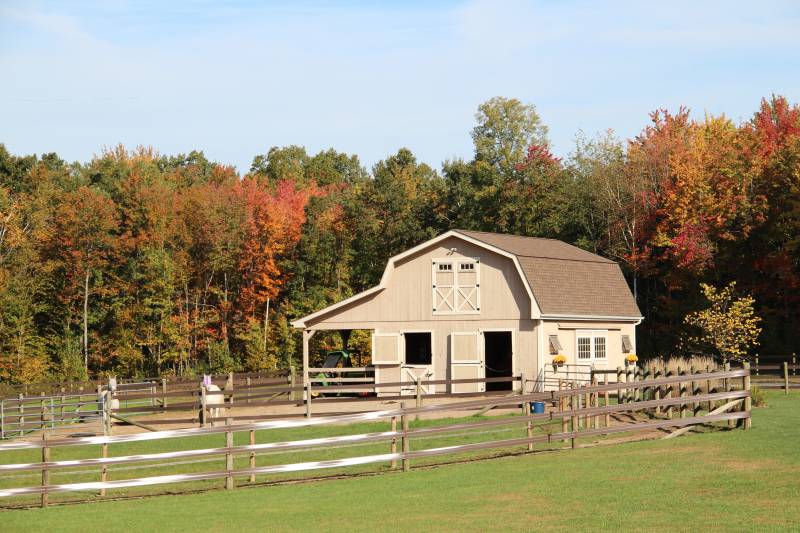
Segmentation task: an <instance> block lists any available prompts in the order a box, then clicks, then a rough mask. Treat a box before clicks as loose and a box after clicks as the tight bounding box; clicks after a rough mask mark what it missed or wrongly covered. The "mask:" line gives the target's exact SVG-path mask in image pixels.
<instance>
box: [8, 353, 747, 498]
mask: <svg viewBox="0 0 800 533" xmlns="http://www.w3.org/2000/svg"><path fill="white" fill-rule="evenodd" d="M739 378H740V379H741V380H742V385H741V388H736V389H735V390H733V387H731V386H730V384H731V380H734V379H739ZM706 379H708V380H720V381H721V382H723V383H726V384H727V385H726V386H725V389H726V390H722V391H719V392H711V391H708V392H706V393H705V394H698V393H696V392H697V391H698V390H699V389H696V388H695V387H692V388H691V389H690V390H689V391H687V394H685V395H681V396H670V397H666V398H658V399H652V400H647V399H644V394H640V395H636V394H635V393H633V394H632V397H633V398H634V401H631V402H623V403H616V404H610V403H608V401H606V402H605V405H600V401H599V399H600V398H601V397H602V394H603V393H605V392H609V391H612V390H617V389H618V388H619V387H620V386H623V387H627V388H632V389H636V390H639V391H642V390H644V389H648V390H651V391H654V390H657V388H658V387H661V386H665V385H672V384H678V385H679V386H682V385H683V384H684V383H689V382H691V381H695V382H696V381H698V380H706ZM749 385H750V373H749V369H748V368H746V367H745V368H744V369H739V370H730V371H723V372H705V373H704V372H697V373H694V374H692V375H678V376H669V377H664V378H656V379H647V380H643V381H638V382H631V383H622V384H620V383H613V384H593V385H590V386H584V387H576V388H572V389H562V390H554V391H549V392H535V393H530V394H528V393H524V391H523V393H522V394H519V395H516V396H504V397H496V398H482V399H479V400H467V401H463V402H458V403H456V404H450V405H429V406H416V407H411V408H408V407H406V406H405V405H402V406H401V408H400V409H388V410H380V411H371V412H366V413H351V414H345V415H340V416H323V417H318V418H306V419H301V420H290V419H284V420H274V421H268V422H255V423H253V422H251V423H247V424H240V425H232V423H231V419H230V418H228V419H227V423H226V425H225V426H222V427H209V428H201V429H183V430H169V431H159V432H153V433H141V434H131V435H118V436H111V435H108V436H102V437H82V438H73V439H64V438H60V439H58V438H55V439H53V438H48V437H47V436H45V437H43V438H42V439H41V440H33V441H17V442H9V443H1V444H0V453H2V452H4V451H8V450H23V449H41V450H42V455H41V456H42V460H41V462H38V463H15V464H0V473H4V472H19V471H41V472H42V478H41V479H42V482H41V485H39V486H28V487H14V488H3V489H0V498H3V497H13V496H22V495H31V494H38V495H41V505H42V506H46V505H48V503H49V499H48V495H49V494H52V493H57V492H73V491H90V490H91V491H97V490H99V491H103V492H105V491H108V490H113V489H119V488H124V487H144V486H151V485H162V484H170V483H181V482H190V481H198V480H206V479H225V486H226V488H227V489H229V490H231V489H233V488H234V487H235V478H236V477H243V476H248V479H249V480H250V481H254V480H255V476H256V475H266V474H277V473H287V472H302V471H308V470H317V469H327V468H338V467H350V466H357V465H367V464H376V463H389V464H391V465H392V466H393V467H396V466H397V464H398V462H399V461H401V462H402V464H403V469H404V470H409V469H410V468H411V463H412V461H413V460H414V459H419V458H423V457H434V456H438V455H449V454H454V453H464V452H472V451H480V450H489V449H499V448H508V447H518V446H526V447H527V449H528V450H529V451H530V450H532V449H533V444H534V443H556V442H566V441H569V442H571V443H572V447H575V443H576V441H577V439H579V438H587V437H597V436H603V435H612V434H617V433H630V432H639V431H654V430H669V429H671V430H673V433H672V434H679V432H681V431H685V429H682V428H690V427H692V426H697V425H710V424H713V423H716V422H726V423H729V424H730V423H733V422H735V421H737V420H743V427H744V428H745V429H747V428H748V427H749V418H750V390H749ZM534 401H543V402H546V403H549V404H550V405H551V406H554V407H556V409H551V410H550V412H545V413H535V414H534V413H531V409H530V405H531V402H534ZM716 402H724V403H723V405H722V406H721V407H717V408H716V409H713V410H709V413H708V414H706V415H701V414H700V412H699V411H696V412H694V413H693V416H686V417H684V418H680V419H664V418H663V417H659V416H658V413H659V412H663V411H664V407H670V406H681V407H682V406H685V405H694V404H696V405H701V404H707V405H708V406H709V408H711V407H712V406H713V405H715V403H716ZM504 405H505V406H513V405H521V406H522V412H523V415H522V416H516V417H505V418H496V419H489V420H476V421H471V422H467V423H457V424H450V425H445V426H432V427H422V428H414V429H411V428H409V424H408V421H409V418H410V416H412V415H418V414H421V413H435V412H442V411H451V410H465V409H469V408H485V407H487V406H504ZM567 406H568V408H567ZM737 406H741V407H740V408H738V409H736V410H733V409H735V408H736V407H737ZM612 413H613V414H619V413H629V414H638V415H640V417H639V418H635V417H634V420H633V422H632V423H617V424H609V422H608V420H609V419H608V418H606V423H605V424H600V423H599V420H600V419H601V418H600V415H609V414H612ZM644 414H646V415H647V418H644V419H642V418H641V415H644ZM398 418H400V419H401V421H402V424H401V428H400V429H398V428H397V425H396V424H395V423H394V422H393V423H392V429H391V430H389V431H379V432H372V433H362V434H357V435H339V436H332V437H320V438H313V439H301V440H294V441H287V442H267V443H260V444H256V443H255V438H254V432H255V431H262V430H275V429H286V428H302V427H312V426H323V425H325V426H336V427H341V425H342V424H343V423H347V422H365V421H377V420H383V419H391V420H393V421H396V420H397V419H398ZM556 421H562V422H564V424H563V425H562V426H561V431H557V432H554V431H552V430H548V431H545V432H544V433H539V434H534V433H533V431H532V428H533V426H532V424H533V423H534V422H544V423H548V424H549V423H552V422H556ZM567 424H568V425H567ZM517 425H521V426H522V427H526V428H527V430H526V436H525V437H520V438H511V439H500V440H490V441H481V442H470V443H462V444H456V445H452V446H444V447H433V448H427V449H419V450H413V451H412V450H411V449H410V443H411V442H412V441H415V440H418V439H420V437H423V436H430V435H448V434H453V433H454V432H457V433H456V435H455V436H458V435H464V434H467V435H469V434H470V433H469V432H470V431H473V430H474V431H475V432H477V434H481V433H480V432H481V431H484V430H485V429H486V428H490V427H494V428H497V427H502V426H512V427H513V426H517ZM345 427H346V426H345ZM546 427H551V425H548V426H546ZM544 428H545V426H541V429H544ZM241 431H249V432H250V444H249V445H238V446H234V445H233V442H234V441H233V434H234V433H235V432H241ZM220 433H224V434H225V436H226V439H225V442H226V444H225V446H224V447H215V448H205V449H188V450H180V451H173V452H160V453H149V454H138V455H128V456H117V457H109V456H108V446H109V445H113V444H117V443H124V442H142V441H154V440H161V439H170V438H185V437H195V436H200V435H208V434H220ZM398 439H399V440H401V441H402V451H397V444H396V443H397V441H398ZM371 442H388V443H389V444H390V448H389V449H390V451H389V453H382V454H371V455H364V456H356V457H349V458H345V459H334V460H326V461H307V462H302V463H288V464H281V465H270V466H261V467H257V466H256V462H255V457H256V454H257V453H266V452H274V451H278V450H301V449H309V448H318V447H320V446H323V447H324V446H329V445H337V446H343V445H354V444H364V443H371ZM98 444H101V445H103V456H102V457H94V458H88V459H79V460H57V461H51V460H50V450H51V449H52V448H54V447H65V446H68V447H74V446H83V445H98ZM219 455H223V456H224V459H225V469H224V470H217V471H212V472H200V473H186V474H182V473H175V474H171V475H162V476H150V477H141V478H136V479H123V480H113V481H109V480H108V479H107V475H108V469H107V467H108V466H109V465H120V464H128V463H138V462H155V461H165V464H164V465H162V466H169V465H172V464H173V463H174V460H175V459H178V458H199V457H206V456H219ZM236 455H240V456H241V455H248V456H249V457H250V464H249V468H244V469H242V468H240V469H235V468H234V462H233V459H234V457H235V456H236ZM90 466H101V467H102V479H101V481H99V482H81V483H66V484H64V483H62V484H51V483H50V471H52V470H59V469H63V468H67V467H70V468H74V467H90Z"/></svg>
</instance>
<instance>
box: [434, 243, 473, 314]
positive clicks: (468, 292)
mask: <svg viewBox="0 0 800 533" xmlns="http://www.w3.org/2000/svg"><path fill="white" fill-rule="evenodd" d="M431 279H432V280H433V284H432V285H433V287H432V289H433V312H434V313H437V314H469V313H479V312H480V310H481V290H480V287H481V280H480V260H479V259H477V258H463V257H462V258H454V259H437V260H434V261H433V264H432V275H431Z"/></svg>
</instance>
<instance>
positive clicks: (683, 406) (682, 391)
mask: <svg viewBox="0 0 800 533" xmlns="http://www.w3.org/2000/svg"><path fill="white" fill-rule="evenodd" d="M678 375H679V376H685V375H686V371H684V370H683V369H682V368H678ZM678 385H679V389H680V396H681V398H683V397H684V396H686V387H684V382H683V381H680V382H679V383H678ZM681 418H686V403H685V402H683V401H682V402H681Z"/></svg>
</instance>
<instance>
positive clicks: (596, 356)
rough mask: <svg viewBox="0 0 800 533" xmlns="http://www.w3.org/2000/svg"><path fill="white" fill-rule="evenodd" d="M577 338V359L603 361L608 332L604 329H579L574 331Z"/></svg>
mask: <svg viewBox="0 0 800 533" xmlns="http://www.w3.org/2000/svg"><path fill="white" fill-rule="evenodd" d="M575 336H576V339H577V350H576V353H577V354H578V361H580V362H591V361H599V362H602V361H605V360H606V345H607V344H608V332H607V331H605V330H579V331H576V332H575Z"/></svg>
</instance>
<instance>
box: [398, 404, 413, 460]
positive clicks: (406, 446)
mask: <svg viewBox="0 0 800 533" xmlns="http://www.w3.org/2000/svg"><path fill="white" fill-rule="evenodd" d="M400 409H401V410H402V411H403V414H402V415H401V416H400V424H401V425H402V427H403V439H402V440H403V454H404V455H403V472H408V471H409V470H411V460H410V459H409V458H408V457H407V456H406V455H405V454H407V453H408V452H410V451H411V443H410V442H409V438H408V415H406V402H402V403H400Z"/></svg>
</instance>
